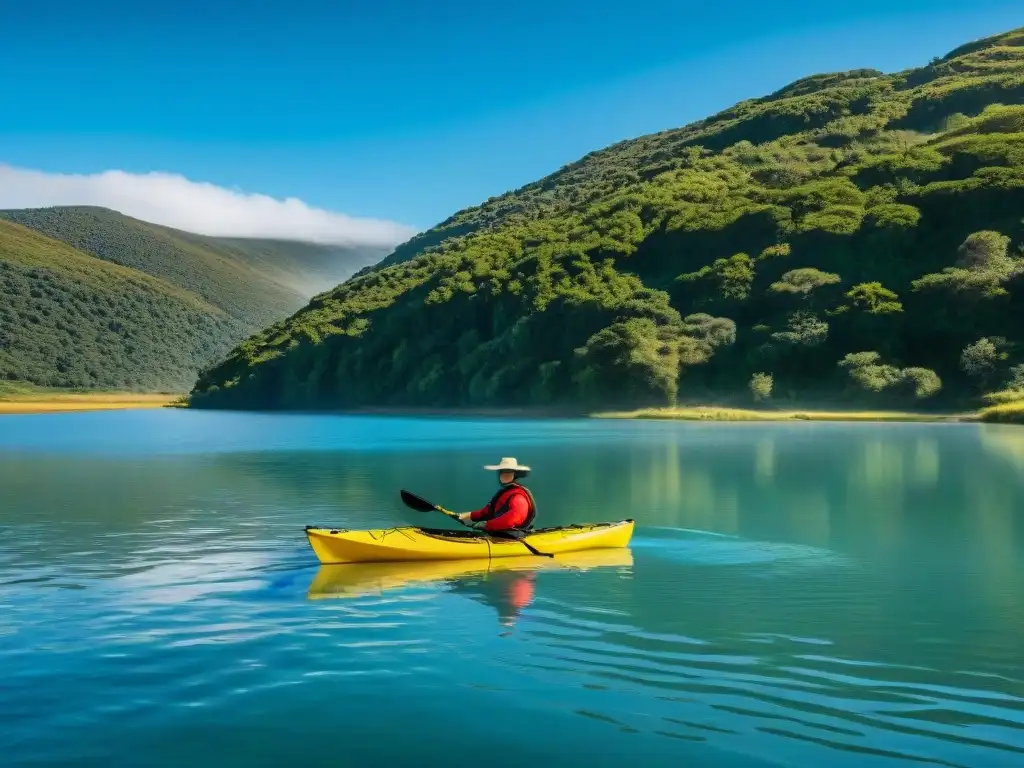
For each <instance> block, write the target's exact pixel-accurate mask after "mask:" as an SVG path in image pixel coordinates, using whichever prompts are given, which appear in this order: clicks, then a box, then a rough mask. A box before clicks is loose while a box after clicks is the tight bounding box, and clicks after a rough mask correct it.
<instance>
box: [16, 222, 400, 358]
mask: <svg viewBox="0 0 1024 768" xmlns="http://www.w3.org/2000/svg"><path fill="white" fill-rule="evenodd" d="M0 218H4V219H7V220H8V221H13V222H15V223H17V224H21V225H23V226H25V227H29V228H30V229H34V230H36V231H38V232H41V233H43V234H44V235H48V236H49V237H52V238H54V239H56V240H60V241H62V242H64V243H67V244H68V245H70V246H72V247H73V248H76V249H78V250H80V251H83V252H85V253H90V254H92V255H94V256H98V257H99V258H101V259H105V260H106V261H111V262H114V263H116V264H121V265H122V266H126V267H131V268H132V269H137V270H139V271H140V272H145V273H147V274H150V275H153V276H154V277H160V278H163V279H165V280H167V281H169V282H171V283H174V284H175V285H177V286H180V287H182V288H185V289H186V290H189V291H191V292H193V293H195V294H197V295H199V296H202V297H203V298H204V299H206V300H207V301H209V302H210V303H211V304H213V305H215V306H217V307H220V308H221V309H223V310H224V311H225V312H227V313H228V314H229V315H231V316H232V317H234V318H236V319H237V320H240V321H241V322H242V323H243V324H245V325H246V326H247V327H249V326H251V327H249V331H248V332H250V333H251V332H253V331H256V330H259V329H261V328H263V327H265V326H266V325H268V324H270V323H272V322H275V321H277V320H280V319H281V318H283V317H286V316H288V315H289V314H291V313H292V312H294V311H295V310H297V309H299V308H301V307H302V305H303V304H305V302H306V301H307V300H308V299H309V298H310V297H311V296H314V295H315V294H316V293H318V292H319V291H321V290H325V289H327V288H329V287H332V286H334V285H337V283H338V281H339V280H343V279H345V278H346V277H348V276H349V275H351V274H352V273H354V272H355V271H356V270H357V269H359V268H360V267H363V266H366V265H367V264H370V263H372V262H373V261H376V260H379V259H380V257H381V256H382V255H383V254H381V253H377V252H375V251H373V250H372V249H365V250H360V249H344V248H339V247H331V246H320V245H312V244H306V243H293V242H286V241H274V240H257V239H251V240H250V239H245V238H216V237H207V236H204V235H196V234H193V233H191V232H183V231H181V230H177V229H172V228H170V227H164V226H160V225H157V224H150V223H148V222H144V221H140V220H138V219H133V218H131V217H130V216H125V215H123V214H120V213H117V212H116V211H111V210H109V209H106V208H96V207H90V206H69V207H60V206H58V207H53V208H32V209H22V210H4V211H0ZM237 340H239V339H235V341H237Z"/></svg>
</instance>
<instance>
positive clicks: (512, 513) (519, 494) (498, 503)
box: [469, 484, 534, 531]
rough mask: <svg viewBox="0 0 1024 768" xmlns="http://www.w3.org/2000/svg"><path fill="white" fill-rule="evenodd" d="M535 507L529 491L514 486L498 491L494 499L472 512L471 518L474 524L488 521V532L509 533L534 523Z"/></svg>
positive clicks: (486, 524)
mask: <svg viewBox="0 0 1024 768" xmlns="http://www.w3.org/2000/svg"><path fill="white" fill-rule="evenodd" d="M533 506H534V505H533V499H532V498H531V497H530V493H529V491H527V490H526V489H525V488H523V486H521V485H518V484H512V485H509V486H508V487H506V488H502V489H501V490H500V491H498V493H497V494H495V496H494V498H493V499H491V500H490V501H489V502H488V503H487V504H485V505H484V506H483V507H481V508H480V509H478V510H476V511H475V512H472V513H471V514H470V516H469V517H470V519H471V520H473V521H474V522H479V521H481V520H486V521H487V522H486V523H485V524H484V530H486V531H507V530H509V529H511V528H519V527H520V526H522V525H524V524H525V523H527V522H532V521H533V515H532V514H531V510H532V508H533ZM492 509H493V512H492Z"/></svg>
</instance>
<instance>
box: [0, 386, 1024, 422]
mask: <svg viewBox="0 0 1024 768" xmlns="http://www.w3.org/2000/svg"><path fill="white" fill-rule="evenodd" d="M152 408H184V409H189V406H188V405H187V404H185V403H184V402H183V396H182V395H180V394H167V393H137V392H54V391H46V390H42V391H39V390H37V391H29V390H26V391H13V392H6V393H5V392H3V390H0V416H4V415H26V414H44V413H74V412H84V411H113V410H138V409H152ZM194 410H206V409H204V408H195V409H194ZM210 410H232V409H210ZM253 412H260V411H258V410H257V411H253ZM269 412H271V413H282V414H283V413H295V414H299V413H305V414H322V415H336V416H378V417H394V418H403V417H404V418H440V419H531V420H565V419H605V420H616V421H700V422H748V423H749V422H761V423H770V422H794V421H816V422H862V423H899V422H905V423H946V424H960V423H989V424H1024V402H1018V403H1008V404H1003V405H998V406H989V407H987V408H981V409H979V410H976V411H961V412H954V413H951V412H941V413H928V412H919V411H868V410H864V411H858V410H830V409H821V410H817V409H813V408H804V409H799V408H792V409H782V408H780V409H777V410H776V409H756V408H736V407H731V406H717V405H689V406H682V407H677V408H641V409H637V410H632V411H597V412H587V411H583V410H575V409H567V408H528V407H519V408H400V407H365V408H354V409H339V410H310V411H303V410H296V411H287V410H286V411H277V410H273V411H269Z"/></svg>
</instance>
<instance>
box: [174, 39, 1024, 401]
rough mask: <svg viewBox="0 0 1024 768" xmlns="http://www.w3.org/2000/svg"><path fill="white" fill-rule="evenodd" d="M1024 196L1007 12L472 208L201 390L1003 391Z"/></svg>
mask: <svg viewBox="0 0 1024 768" xmlns="http://www.w3.org/2000/svg"><path fill="white" fill-rule="evenodd" d="M1022 216H1024V30H1015V31H1012V32H1008V33H1005V34H1002V35H999V36H996V37H992V38H989V39H986V40H982V41H977V42H974V43H971V44H968V45H965V46H962V47H961V48H959V49H957V50H955V51H953V52H951V53H950V54H949V55H947V56H945V57H942V58H939V59H936V60H934V61H932V62H931V63H930V64H929V65H928V66H925V67H923V68H919V69H913V70H909V71H905V72H900V73H896V74H888V75H886V74H883V73H881V72H877V71H874V70H857V71H851V72H843V73H837V74H827V75H815V76H812V77H808V78H805V79H803V80H800V81H798V82H795V83H793V84H791V85H789V86H787V87H785V88H783V89H782V90H780V91H778V92H776V93H773V94H771V95H770V96H767V97H765V98H762V99H756V100H750V101H746V102H743V103H740V104H737V105H735V106H734V107H732V108H730V109H728V110H725V111H724V112H721V113H720V114H717V115H714V116H713V117H710V118H708V119H706V120H703V121H700V122H698V123H695V124H692V125H689V126H686V127H684V128H681V129H678V130H671V131H665V132H663V133H659V134H655V135H651V136H645V137H642V138H639V139H636V140H632V141H626V142H622V143H620V144H617V145H614V146H612V147H609V148H607V149H604V150H602V151H600V152H594V153H591V154H589V155H587V156H586V157H584V158H582V159H581V160H579V161H578V162H575V163H572V164H571V165H568V166H566V167H564V168H562V169H561V170H559V171H558V172H557V173H554V174H553V175H551V176H549V177H547V178H545V179H542V180H540V181H538V182H536V183H533V184H530V185H528V186H526V187H524V188H522V189H519V190H516V191H514V192H510V193H508V194H505V195H502V196H500V197H496V198H492V199H490V200H488V201H486V202H485V203H483V204H482V205H480V206H478V207H475V208H471V209H468V210H465V211H461V212H459V213H458V214H456V215H454V216H453V217H451V218H450V219H448V220H446V221H444V222H442V223H441V224H440V225H438V226H437V227H435V228H434V229H432V230H430V231H428V232H425V233H423V234H421V235H419V236H417V237H415V238H413V239H412V240H410V241H409V242H408V243H406V244H404V245H402V246H400V247H399V248H398V249H396V250H395V251H394V252H393V253H392V254H391V255H390V256H389V257H388V258H387V259H385V260H384V261H383V262H381V263H380V264H378V265H376V266H374V267H372V268H369V269H365V270H363V271H362V272H360V273H359V274H357V275H356V276H355V277H353V278H351V279H349V280H348V281H346V282H345V283H343V284H342V285H340V286H338V287H336V288H335V289H334V290H331V291H329V292H326V293H324V294H322V295H319V296H317V297H315V298H314V300H313V301H312V302H311V303H310V304H309V305H308V306H306V308H305V309H304V310H302V311H301V312H299V313H297V314H296V315H295V316H293V317H291V318H289V319H287V320H285V321H281V322H278V323H276V324H274V325H272V326H271V327H269V328H268V329H267V330H265V331H263V332H261V333H259V334H256V335H255V336H253V337H251V338H249V339H248V340H246V341H245V342H243V343H242V344H240V345H239V346H238V347H237V348H236V349H235V350H233V352H232V353H231V354H230V355H229V356H228V357H227V359H226V360H225V361H223V362H222V363H221V364H220V365H218V366H216V367H214V368H212V369H211V370H209V371H207V372H205V373H204V374H203V375H202V376H201V377H200V380H199V382H198V383H197V385H196V387H195V389H194V392H193V397H192V402H193V404H195V405H198V406H210V407H219V406H231V407H272V408H305V407H351V406H362V405H431V406H484V405H487V406H492V405H506V406H513V405H563V406H573V407H576V406H579V407H595V406H600V407H639V406H648V405H664V404H668V403H672V402H674V401H677V400H696V399H703V400H707V399H711V398H714V399H717V400H720V401H721V400H728V399H730V398H733V399H745V400H747V401H761V402H764V401H770V400H774V401H779V400H790V401H792V400H801V401H802V402H803V403H805V404H808V403H813V402H814V401H818V402H824V401H826V400H827V401H829V402H830V403H836V402H837V401H844V400H845V401H847V402H850V403H854V402H857V403H861V404H871V405H876V406H881V405H889V406H891V405H902V406H909V405H913V406H916V407H933V408H939V407H951V406H956V407H960V406H963V405H966V404H978V403H980V402H981V396H982V395H983V394H984V393H989V392H993V391H996V390H1005V392H1004V395H1003V396H1005V397H1013V394H1012V393H1013V392H1014V391H1017V390H1016V389H1015V387H1016V384H1015V383H1014V382H1015V381H1016V377H1018V376H1019V372H1020V370H1021V369H1020V368H1019V366H1020V365H1022V364H1024V348H1022V347H1021V343H1022V342H1024V322H1022V318H1024V313H1022V308H1024V256H1022V254H1021V251H1020V246H1021V244H1022V243H1024V223H1022ZM1007 392H1009V394H1007Z"/></svg>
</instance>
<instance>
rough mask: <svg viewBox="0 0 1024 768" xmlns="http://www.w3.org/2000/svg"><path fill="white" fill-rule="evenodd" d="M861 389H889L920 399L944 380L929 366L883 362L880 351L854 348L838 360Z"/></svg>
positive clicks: (887, 390) (932, 391)
mask: <svg viewBox="0 0 1024 768" xmlns="http://www.w3.org/2000/svg"><path fill="white" fill-rule="evenodd" d="M839 367H840V368H844V369H845V370H846V372H847V373H848V374H849V376H850V378H851V379H852V380H853V382H854V383H855V384H856V385H857V387H858V388H859V389H862V390H865V391H867V392H870V393H873V394H880V393H883V392H889V393H890V394H892V395H895V396H901V395H902V396H912V397H913V398H914V399H917V400H924V399H926V398H929V397H932V396H933V395H935V394H936V393H937V392H938V391H939V390H940V389H942V380H941V379H940V378H939V376H938V374H936V373H935V371H932V370H930V369H928V368H919V367H910V368H899V367H897V366H895V365H889V364H886V363H883V362H882V357H881V355H879V354H878V353H877V352H853V353H850V354H848V355H846V356H845V357H844V358H843V359H842V360H840V361H839Z"/></svg>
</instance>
